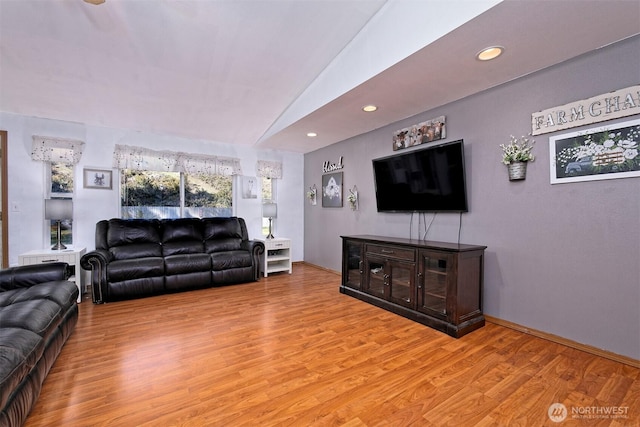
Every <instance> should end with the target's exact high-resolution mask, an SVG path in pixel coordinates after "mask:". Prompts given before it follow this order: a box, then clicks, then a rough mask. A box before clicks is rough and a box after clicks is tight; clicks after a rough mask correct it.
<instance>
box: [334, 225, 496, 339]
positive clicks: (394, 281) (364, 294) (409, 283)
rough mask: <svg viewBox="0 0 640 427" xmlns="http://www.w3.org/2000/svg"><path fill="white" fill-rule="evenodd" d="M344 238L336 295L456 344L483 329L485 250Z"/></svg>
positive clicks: (475, 247) (457, 246)
mask: <svg viewBox="0 0 640 427" xmlns="http://www.w3.org/2000/svg"><path fill="white" fill-rule="evenodd" d="M341 237H342V284H341V285H340V292H341V293H343V294H346V295H349V296H352V297H354V298H358V299H360V300H362V301H366V302H368V303H370V304H373V305H376V306H378V307H381V308H384V309H386V310H389V311H391V312H393V313H396V314H399V315H401V316H404V317H406V318H408V319H411V320H414V321H416V322H419V323H422V324H424V325H427V326H430V327H432V328H434V329H437V330H439V331H442V332H444V333H446V334H448V335H451V336H452V337H455V338H460V337H461V336H463V335H465V334H467V333H469V332H471V331H474V330H476V329H478V328H481V327H482V326H484V315H483V314H482V283H483V276H484V274H483V268H484V250H485V249H486V246H478V245H465V244H457V243H444V242H432V241H424V240H412V239H401V238H394V237H382V236H369V235H363V236H341Z"/></svg>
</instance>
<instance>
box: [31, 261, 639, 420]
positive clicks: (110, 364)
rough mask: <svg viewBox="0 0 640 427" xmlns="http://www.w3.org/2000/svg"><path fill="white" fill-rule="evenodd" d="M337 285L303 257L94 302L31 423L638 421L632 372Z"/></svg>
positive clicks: (86, 306) (83, 311)
mask: <svg viewBox="0 0 640 427" xmlns="http://www.w3.org/2000/svg"><path fill="white" fill-rule="evenodd" d="M339 284H340V277H339V276H338V275H336V274H334V273H331V272H327V271H324V270H321V269H318V268H315V267H313V266H308V265H295V266H294V272H293V274H292V275H289V274H286V273H280V274H276V275H272V276H270V277H268V278H262V279H261V280H260V281H259V282H256V283H248V284H242V285H234V286H227V287H221V288H213V289H205V290H199V291H192V292H184V293H179V294H174V295H165V296H158V297H152V298H144V299H139V300H131V301H124V302H118V303H109V304H104V305H93V304H92V303H91V302H90V301H89V300H85V301H84V302H83V303H82V304H80V319H79V323H78V326H77V328H76V330H75V332H74V334H73V335H72V337H71V338H70V340H69V341H68V342H67V344H66V345H65V347H64V349H63V351H62V354H61V355H60V357H59V359H58V360H57V362H56V364H55V365H54V367H53V369H52V371H51V372H50V374H49V376H48V378H47V380H46V381H45V384H44V387H43V390H42V393H41V395H40V398H39V400H38V402H37V404H36V406H35V408H34V409H33V411H32V413H31V415H30V416H29V418H28V420H27V423H26V426H28V427H36V426H225V427H226V426H262V427H264V426H349V427H363V426H367V427H368V426H445V425H451V426H476V425H477V426H552V425H553V426H558V425H567V426H638V425H640V370H639V369H637V368H634V367H631V366H629V365H624V364H621V363H618V362H614V361H611V360H608V359H604V358H601V357H598V356H593V355H590V354H588V353H585V352H582V351H579V350H576V349H572V348H569V347H566V346H563V345H560V344H556V343H552V342H550V341H546V340H543V339H541V338H536V337H533V336H531V335H526V334H523V333H521V332H518V331H514V330H512V329H508V328H505V327H502V326H498V325H495V324H491V323H488V324H487V325H486V326H485V327H484V328H481V329H479V330H478V331H475V332H472V333H471V334H469V335H466V336H464V337H462V338H460V339H454V338H451V337H449V336H447V335H445V334H443V333H440V332H437V331H435V330H433V329H430V328H428V327H426V326H423V325H420V324H418V323H414V322H412V321H410V320H407V319H404V318H402V317H399V316H397V315H394V314H392V313H389V312H386V311H384V310H382V309H379V308H377V307H374V306H372V305H369V304H367V303H364V302H361V301H358V300H356V299H354V298H351V297H348V296H345V295H342V294H340V293H339V292H338V286H339ZM554 403H562V404H564V405H565V407H566V409H567V412H568V416H567V418H566V420H565V421H564V422H562V423H556V422H553V421H552V420H551V419H550V418H549V416H548V410H549V407H550V406H551V405H552V404H554ZM612 408H615V409H612ZM614 410H615V411H617V412H618V415H617V417H616V418H614V416H613V415H611V411H614ZM603 411H604V412H607V413H603ZM587 412H588V413H587ZM578 415H579V416H581V417H582V418H575V417H576V416H578ZM588 416H589V418H587V417H588Z"/></svg>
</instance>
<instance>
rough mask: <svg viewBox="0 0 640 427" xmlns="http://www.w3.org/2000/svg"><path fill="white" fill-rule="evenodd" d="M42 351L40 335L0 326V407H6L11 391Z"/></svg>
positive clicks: (27, 372)
mask: <svg viewBox="0 0 640 427" xmlns="http://www.w3.org/2000/svg"><path fill="white" fill-rule="evenodd" d="M0 315H1V314H0ZM3 323H4V322H3ZM43 352H44V339H43V338H42V337H41V336H40V335H38V334H36V333H34V332H32V331H29V330H26V329H21V328H11V327H8V326H4V325H3V327H2V328H0V408H5V407H6V404H7V402H8V400H9V396H10V395H11V393H13V392H14V391H15V390H16V387H17V386H18V384H20V382H21V381H22V380H23V379H24V378H25V377H26V376H27V375H28V374H29V372H30V371H31V369H32V368H33V367H34V366H35V365H36V363H37V362H38V360H39V359H40V357H41V356H42V353H43Z"/></svg>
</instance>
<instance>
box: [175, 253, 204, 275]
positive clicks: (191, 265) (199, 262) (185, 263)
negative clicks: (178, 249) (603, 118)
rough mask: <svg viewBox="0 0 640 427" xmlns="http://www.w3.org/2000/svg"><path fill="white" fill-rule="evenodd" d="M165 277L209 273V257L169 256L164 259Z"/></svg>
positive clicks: (193, 255)
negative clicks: (199, 272)
mask: <svg viewBox="0 0 640 427" xmlns="http://www.w3.org/2000/svg"><path fill="white" fill-rule="evenodd" d="M164 265H165V272H166V274H167V275H173V274H184V273H192V272H196V271H211V257H210V256H209V255H208V254H202V253H201V254H185V255H169V256H167V257H165V258H164Z"/></svg>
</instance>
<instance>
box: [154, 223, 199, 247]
mask: <svg viewBox="0 0 640 427" xmlns="http://www.w3.org/2000/svg"><path fill="white" fill-rule="evenodd" d="M161 225H162V243H168V242H181V241H184V240H195V241H200V242H202V221H201V220H200V219H198V218H178V219H165V220H162V222H161Z"/></svg>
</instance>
